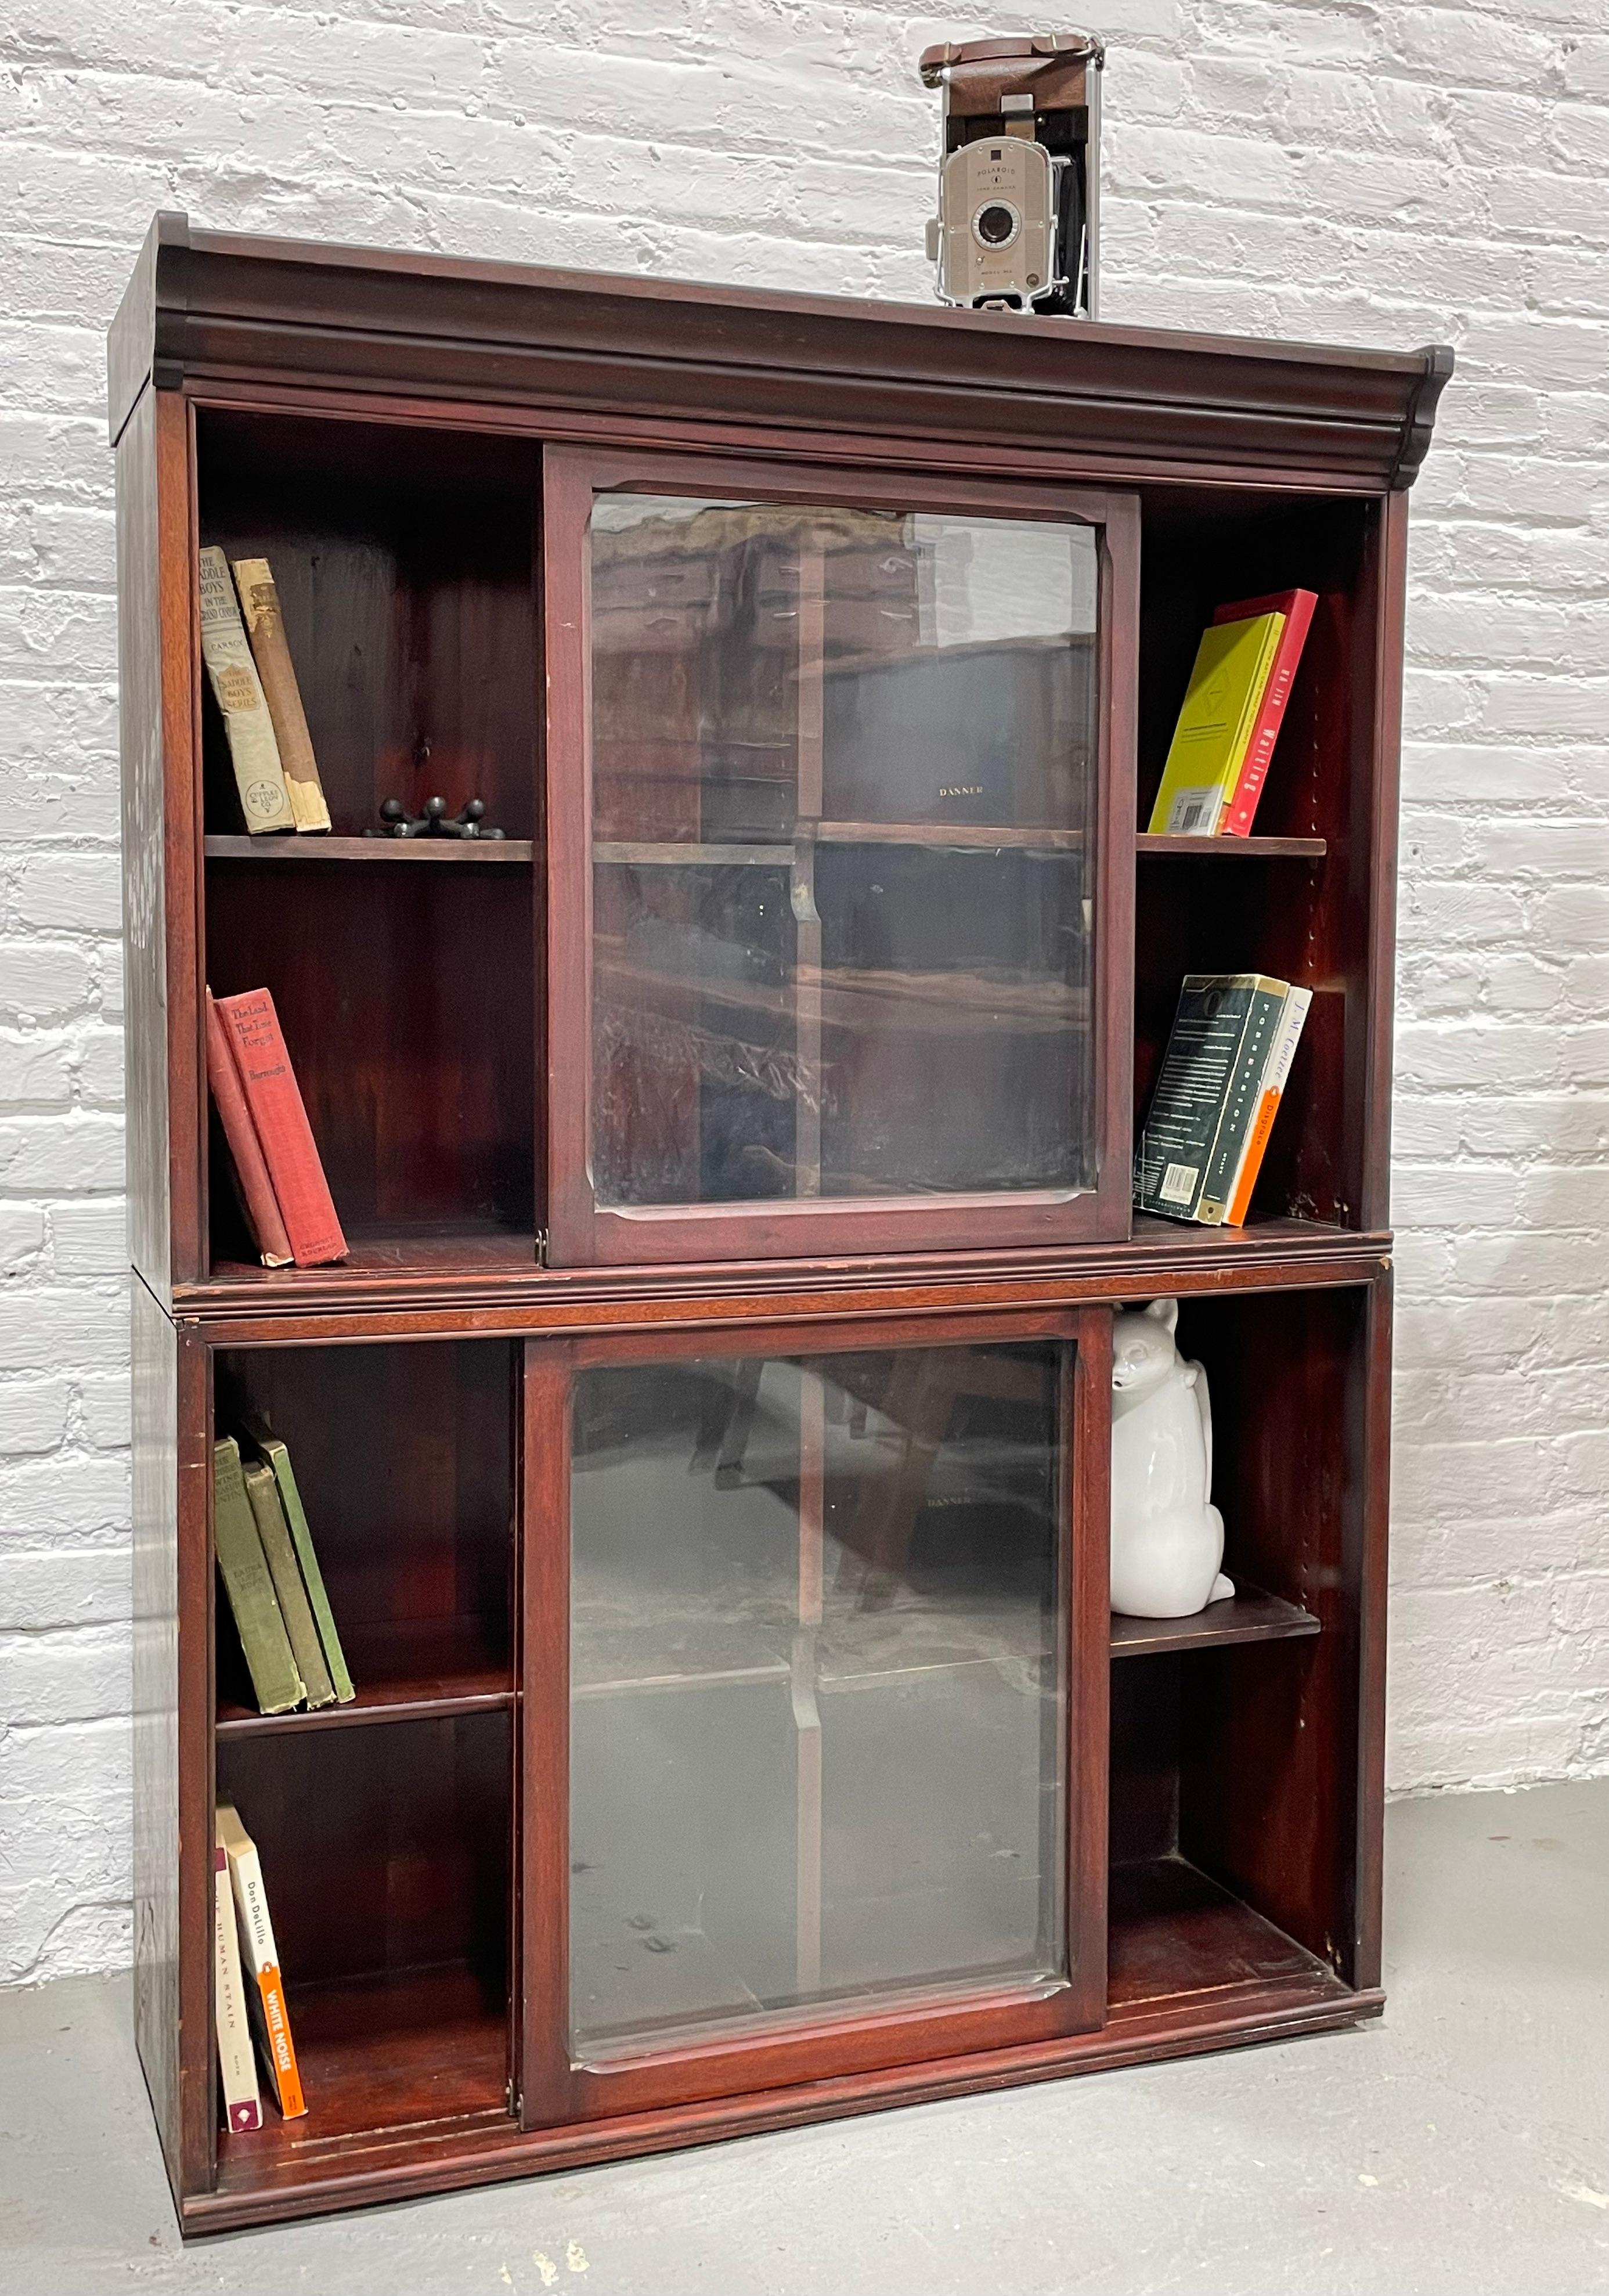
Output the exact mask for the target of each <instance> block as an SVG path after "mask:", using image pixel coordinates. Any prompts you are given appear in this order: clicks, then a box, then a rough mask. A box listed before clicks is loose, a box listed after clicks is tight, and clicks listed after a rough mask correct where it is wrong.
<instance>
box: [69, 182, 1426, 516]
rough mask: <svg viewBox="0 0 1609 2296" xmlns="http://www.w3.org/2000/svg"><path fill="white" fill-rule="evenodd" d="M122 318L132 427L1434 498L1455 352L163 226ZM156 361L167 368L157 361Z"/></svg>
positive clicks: (120, 393)
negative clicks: (951, 456)
mask: <svg viewBox="0 0 1609 2296" xmlns="http://www.w3.org/2000/svg"><path fill="white" fill-rule="evenodd" d="M156 238H157V244H156V246H155V249H154V252H153V256H152V258H150V259H148V260H147V261H146V262H145V263H144V265H143V266H142V267H141V268H140V270H138V271H137V272H136V275H135V282H134V283H133V285H132V286H131V289H130V292H129V297H128V299H127V305H126V307H125V309H124V311H123V312H121V313H119V321H118V323H117V338H118V354H119V355H118V357H117V359H116V361H115V374H114V398H113V406H112V417H111V420H112V431H113V435H114V437H115V435H116V433H117V431H118V430H119V429H120V428H121V425H122V408H123V405H124V403H125V401H126V400H127V398H129V396H130V395H131V393H132V390H133V389H134V388H135V383H136V379H137V378H138V377H139V375H140V373H141V371H142V367H144V371H145V372H151V371H152V367H154V370H155V371H156V373H157V374H158V376H159V379H160V380H161V381H165V382H168V381H178V380H179V379H180V378H181V377H187V378H197V379H200V378H208V379H216V380H218V381H227V380H233V379H234V378H236V377H250V378H253V379H262V380H268V379H272V378H275V377H282V378H284V379H287V380H294V381H299V382H317V383H322V384H324V386H326V387H328V386H331V385H333V386H337V387H341V388H346V389H362V390H373V391H384V390H387V389H398V387H401V388H405V389H413V390H415V391H422V392H429V393H434V394H436V395H439V396H447V397H456V398H469V399H474V400H479V401H480V402H481V403H483V404H488V405H495V404H496V403H497V401H499V400H502V401H505V402H512V403H515V404H521V403H522V404H524V405H527V406H537V405H541V404H548V405H553V404H558V405H566V406H586V407H589V408H592V409H594V410H595V411H596V413H597V414H599V415H600V416H602V417H603V418H605V419H607V418H608V417H609V416H610V415H612V414H616V415H618V414H627V413H629V414H640V413H642V412H644V411H657V412H663V413H669V414H695V415H698V416H702V418H703V419H705V420H706V421H710V422H755V421H759V422H770V423H773V424H780V425H783V426H786V427H792V428H802V429H805V430H814V429H819V428H820V427H821V425H822V416H823V408H824V405H825V406H829V407H830V409H831V413H832V419H833V420H834V421H835V422H838V423H841V424H844V425H847V426H857V425H858V426H860V427H864V428H865V429H866V430H868V431H871V432H873V433H875V434H877V435H879V436H881V437H882V438H885V439H911V438H919V437H924V436H925V437H940V438H945V439H953V440H956V441H957V442H964V443H965V444H967V445H969V446H973V447H976V446H979V445H983V444H987V443H988V442H991V441H997V440H1002V439H1004V440H1006V441H1010V442H1021V443H1024V444H1028V445H1034V446H1040V447H1045V446H1053V445H1055V444H1057V443H1059V442H1060V441H1062V440H1064V439H1068V438H1082V439H1083V440H1084V442H1085V451H1086V452H1087V453H1088V455H1090V456H1091V457H1092V459H1093V458H1096V457H1098V458H1101V459H1104V460H1106V461H1109V462H1113V461H1118V460H1120V459H1121V458H1122V457H1124V456H1130V457H1131V456H1134V455H1145V456H1146V457H1147V458H1149V459H1152V460H1153V461H1156V462H1159V463H1167V464H1169V465H1170V466H1171V467H1172V468H1174V469H1175V470H1177V471H1180V472H1181V473H1187V472H1189V471H1193V470H1201V469H1211V467H1213V466H1215V465H1222V464H1225V463H1227V464H1230V465H1232V466H1233V465H1236V464H1237V465H1238V466H1239V467H1240V468H1241V469H1242V470H1261V471H1264V472H1266V473H1268V475H1269V476H1278V475H1282V474H1287V473H1290V472H1292V471H1304V472H1306V473H1309V474H1311V475H1315V476H1318V477H1320V478H1321V479H1323V480H1327V481H1328V482H1329V483H1332V484H1335V483H1341V484H1344V483H1346V482H1347V481H1348V480H1351V481H1352V482H1354V483H1362V484H1365V485H1372V486H1374V487H1375V488H1388V487H1392V486H1400V485H1405V484H1407V483H1408V482H1409V480H1411V478H1412V476H1413V473H1414V471H1415V470H1416V468H1417V465H1418V463H1419V460H1420V459H1421V457H1422V456H1423V454H1424V448H1425V447H1426V446H1427V445H1428V442H1429V435H1430V428H1429V426H1430V419H1431V416H1432V414H1433V409H1434V405H1435V399H1436V397H1437V394H1438V393H1439V391H1440V389H1441V385H1442V384H1443V382H1444V381H1445V380H1446V377H1447V375H1448V373H1450V370H1451V357H1450V354H1449V353H1447V352H1445V351H1438V352H1434V353H1431V352H1418V353H1414V354H1408V355H1403V354H1399V353H1392V352H1382V351H1335V350H1329V349H1324V348H1309V347H1307V346H1305V345H1304V346H1289V345H1285V344H1280V343H1274V342H1268V341H1257V342H1251V341H1244V342H1242V341H1235V340H1228V339H1227V338H1224V337H1214V336H1196V337H1193V338H1190V339H1188V341H1187V345H1186V342H1185V340H1183V339H1181V338H1180V337H1178V335H1173V334H1165V333H1159V332H1150V331H1147V330H1143V329H1137V328H1125V327H1111V326H1105V325H1082V324H1081V325H1079V326H1076V327H1063V326H1059V325H1055V324H1051V325H1045V324H1042V323H1038V322H1036V321H1034V320H1032V319H1028V320H1024V319H1023V318H1022V317H1020V316H1007V315H999V314H994V313H989V312H981V311H979V312H974V311H966V312H961V311H949V310H941V309H936V308H931V307H921V306H915V305H913V306H906V305H901V304H898V303H891V302H888V301H886V300H885V301H881V302H875V303H873V302H858V301H856V300H854V299H848V298H841V297H831V298H826V297H801V296H787V295H778V294H768V293H764V292H759V291H752V290H748V291H744V290H735V289H730V288H717V287H700V286H691V285H683V284H680V283H674V282H667V281H659V280H641V279H629V278H624V277H621V276H620V275H612V276H604V277H599V276H594V275H587V274H585V273H580V272H568V273H567V272H562V271H538V270H535V269H532V268H529V267H526V266H515V265H511V264H485V263H481V264H477V263H471V262H464V261H462V260H456V259H452V258H444V257H440V256H433V257H432V256H423V255H402V254H390V253H386V252H384V251H381V250H367V249H365V250H357V249H341V248H331V247H317V246H310V245H307V244H298V243H296V242H287V241H283V240H281V241H275V240H262V239H255V240H254V239H248V238H245V237H242V236H238V235H232V234H221V233H212V232H201V231H193V230H192V229H190V228H189V226H188V225H187V223H186V222H185V218H184V217H168V218H165V219H164V224H163V226H161V227H159V229H158V230H157V233H156ZM142 353H143V354H144V357H142Z"/></svg>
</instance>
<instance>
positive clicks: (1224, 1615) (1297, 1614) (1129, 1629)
mask: <svg viewBox="0 0 1609 2296" xmlns="http://www.w3.org/2000/svg"><path fill="white" fill-rule="evenodd" d="M1318 1631H1319V1622H1318V1620H1317V1619H1316V1618H1315V1617H1314V1616H1313V1614H1312V1612H1311V1611H1304V1610H1301V1609H1300V1608H1299V1607H1298V1605H1297V1604H1296V1603H1286V1602H1284V1601H1282V1600H1281V1598H1280V1597H1279V1596H1278V1595H1265V1594H1264V1593H1263V1592H1262V1589H1261V1588H1260V1587H1248V1586H1246V1585H1245V1584H1244V1582H1242V1583H1239V1584H1237V1586H1236V1589H1235V1594H1234V1595H1233V1596H1231V1597H1229V1598H1228V1599H1227V1600H1226V1601H1224V1602H1221V1603H1208V1605H1207V1607H1206V1609H1205V1610H1204V1611H1196V1613H1195V1614H1194V1617H1193V1618H1188V1619H1131V1618H1128V1617H1125V1616H1124V1614H1123V1613H1122V1612H1121V1611H1113V1612H1112V1657H1113V1658H1149V1657H1152V1656H1153V1655H1154V1654H1155V1653H1156V1652H1159V1651H1191V1650H1214V1649H1221V1648H1225V1647H1227V1645H1228V1644H1232V1643H1269V1642H1282V1641H1285V1640H1287V1639H1288V1638H1289V1637H1291V1636H1297V1635H1316V1634H1318Z"/></svg>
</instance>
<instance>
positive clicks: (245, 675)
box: [201, 549, 296, 837]
mask: <svg viewBox="0 0 1609 2296" xmlns="http://www.w3.org/2000/svg"><path fill="white" fill-rule="evenodd" d="M201 660H203V661H204V662H205V663H206V665H207V676H208V678H209V681H210V683H211V686H212V693H213V699H214V700H215V701H217V703H218V709H220V711H221V712H222V713H223V719H224V732H225V733H226V735H227V736H228V740H229V758H230V762H231V763H232V764H233V766H234V780H235V786H236V787H237V788H238V790H239V791H240V801H241V811H242V814H243V815H244V816H245V820H246V827H247V829H248V830H249V831H250V832H251V834H252V835H253V836H254V837H255V836H257V835H258V834H259V832H261V831H264V830H270V829H294V828H295V826H296V816H295V814H294V812H293V811H292V810H291V792H290V791H289V790H288V789H287V788H286V787H285V776H284V772H283V767H281V765H280V761H279V743H278V742H276V741H275V737H274V721H273V719H272V718H271V717H269V715H268V702H267V695H266V694H265V693H264V692H263V685H262V680H261V678H260V677H259V676H258V674H257V664H256V663H255V662H254V661H253V660H252V659H251V648H250V644H249V643H248V640H247V637H246V631H245V625H244V624H243V623H242V620H241V618H240V608H239V606H238V605H237V604H236V603H235V597H234V583H233V582H232V581H231V580H230V578H229V562H228V560H227V558H226V557H225V555H224V553H223V552H222V551H221V550H218V549H208V550H203V551H202V552H201Z"/></svg>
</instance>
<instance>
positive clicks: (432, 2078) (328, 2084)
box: [218, 1964, 509, 2193]
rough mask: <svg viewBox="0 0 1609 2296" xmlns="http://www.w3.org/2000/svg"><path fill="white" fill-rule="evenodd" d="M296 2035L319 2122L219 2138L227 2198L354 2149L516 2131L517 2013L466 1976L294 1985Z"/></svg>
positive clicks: (459, 1968) (408, 1974)
mask: <svg viewBox="0 0 1609 2296" xmlns="http://www.w3.org/2000/svg"><path fill="white" fill-rule="evenodd" d="M288 1991H289V1998H288V2001H287V2004H286V2005H287V2008H288V2010H289V2012H290V2021H291V2035H292V2038H293V2039H294V2041H295V2044H296V2055H297V2062H298V2064H299V2066H300V2072H301V2079H302V2089H303V2092H304V2094H305V2095H306V2097H307V2103H308V2110H307V2112H306V2113H305V2114H302V2115H300V2116H299V2117H298V2118H297V2119H296V2120H282V2119H281V2118H280V2115H279V2113H278V2112H277V2111H276V2110H275V2106H274V2104H273V2103H272V2101H271V2100H270V2099H269V2097H268V2095H267V2084H266V2083H265V2084H264V2091H265V2094H264V2101H263V2125H262V2127H261V2128H257V2129H253V2130H252V2131H251V2132H250V2135H247V2136H232V2135H230V2134H228V2133H227V2132H226V2133H225V2134H223V2135H222V2136H219V2138H218V2187H219V2190H220V2191H222V2192H235V2193H239V2192H250V2191H254V2190H259V2189H262V2188H264V2187H272V2186H273V2185H276V2184H279V2183H281V2182H284V2181H288V2180H290V2181H294V2180H296V2179H298V2178H299V2177H302V2176H305V2175H307V2174H308V2172H309V2170H310V2169H312V2168H313V2167H314V2165H315V2164H316V2162H317V2161H319V2159H320V2157H321V2155H322V2154H324V2153H327V2152H331V2151H338V2150H339V2149H340V2148H341V2146H342V2145H343V2144H346V2143H347V2142H348V2141H349V2140H350V2139H351V2138H353V2137H355V2136H356V2137H360V2138H361V2139H362V2140H363V2142H364V2144H365V2146H374V2145H378V2144H384V2143H385V2141H386V2140H387V2138H388V2137H389V2138H393V2139H400V2138H402V2137H403V2136H406V2133H407V2132H409V2131H410V2130H411V2131H413V2132H415V2134H417V2133H420V2132H422V2131H423V2130H424V2129H426V2128H428V2129H429V2132H430V2134H431V2136H432V2137H436V2138H439V2137H441V2136H447V2135H449V2134H450V2135H458V2136H467V2135H470V2134H472V2133H473V2132H475V2131H477V2130H479V2129H481V2128H488V2127H497V2128H508V2126H509V2120H508V2103H507V2096H508V2049H509V2039H508V2010H507V2006H506V2005H505V2003H503V2002H501V2001H498V2000H497V1999H496V1998H495V1997H489V1996H488V1989H487V1987H486V1986H485V1985H484V1984H483V1983H482V1982H481V1981H480V1980H478V1979H477V1977H476V1976H475V1973H474V1972H473V1971H472V1970H471V1969H470V1968H468V1967H467V1966H465V1965H463V1964H450V1965H448V1966H447V1967H445V1968H436V1969H423V1970H402V1971H399V1972H395V1973H394V1974H388V1975H386V1976H384V1977H374V1978H360V1979H356V1980H350V1981H349V1982H346V1983H336V1984H327V1985H314V1986H299V1985H298V1984H297V1982H296V1980H295V1978H294V1976H291V1978H290V1980H289V1987H288Z"/></svg>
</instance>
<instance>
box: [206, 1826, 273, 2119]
mask: <svg viewBox="0 0 1609 2296" xmlns="http://www.w3.org/2000/svg"><path fill="white" fill-rule="evenodd" d="M212 2022H213V2026H214V2029H215V2030H216V2032H217V2035H218V2085H219V2087H221V2088H222V2090H223V2092H224V2120H225V2123H226V2127H227V2128H228V2129H229V2131H230V2133H231V2135H233V2136H244V2135H245V2134H246V2133H247V2132H248V2131H249V2130H250V2129H253V2128H261V2127H262V2125H263V2101H262V2098H261V2096H260V2095H259V2093H258V2087H257V2060H256V2057H255V2055H254V2054H253V2051H252V2047H251V2026H250V2020H249V2017H248V2014H247V2010H246V1985H245V1980H244V1978H243V1977H242V1974H241V1959H240V1931H239V1929H238V1928H237V1926H236V1924H235V1919H234V1890H232V1889H231V1887H230V1883H229V1860H228V1858H227V1857H226V1856H225V1854H224V1845H223V1843H222V1842H221V1841H220V1842H218V1843H217V1844H216V1845H215V1847H214V1849H213V1852H212Z"/></svg>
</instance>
